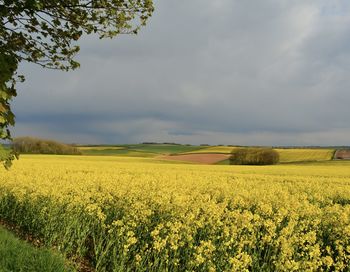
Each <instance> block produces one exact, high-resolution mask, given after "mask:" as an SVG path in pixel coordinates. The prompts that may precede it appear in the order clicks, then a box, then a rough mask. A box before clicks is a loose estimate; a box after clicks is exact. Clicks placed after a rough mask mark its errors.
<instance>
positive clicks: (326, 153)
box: [276, 149, 334, 162]
mask: <svg viewBox="0 0 350 272" xmlns="http://www.w3.org/2000/svg"><path fill="white" fill-rule="evenodd" d="M276 150H277V152H278V153H279V154H280V162H297V161H328V160H331V159H332V158H333V154H334V149H276Z"/></svg>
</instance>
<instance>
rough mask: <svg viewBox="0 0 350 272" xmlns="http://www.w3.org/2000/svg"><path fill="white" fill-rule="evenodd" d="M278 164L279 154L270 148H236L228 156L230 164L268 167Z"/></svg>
mask: <svg viewBox="0 0 350 272" xmlns="http://www.w3.org/2000/svg"><path fill="white" fill-rule="evenodd" d="M278 162H279V153H278V152H277V151H276V150H274V149H271V148H236V149H234V150H232V152H231V156H230V164H238V165H269V164H277V163H278Z"/></svg>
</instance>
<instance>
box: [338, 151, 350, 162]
mask: <svg viewBox="0 0 350 272" xmlns="http://www.w3.org/2000/svg"><path fill="white" fill-rule="evenodd" d="M334 159H336V160H350V150H349V149H343V150H338V151H337V152H336V153H335V156H334Z"/></svg>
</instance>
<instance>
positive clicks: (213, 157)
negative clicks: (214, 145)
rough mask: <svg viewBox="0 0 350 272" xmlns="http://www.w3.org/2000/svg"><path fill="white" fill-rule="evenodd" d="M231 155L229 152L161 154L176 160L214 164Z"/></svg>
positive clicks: (167, 158)
mask: <svg viewBox="0 0 350 272" xmlns="http://www.w3.org/2000/svg"><path fill="white" fill-rule="evenodd" d="M229 157H230V155H227V154H186V155H173V156H161V157H159V158H160V159H165V160H174V161H187V162H193V163H202V164H214V163H217V162H220V161H223V160H226V159H228V158H229Z"/></svg>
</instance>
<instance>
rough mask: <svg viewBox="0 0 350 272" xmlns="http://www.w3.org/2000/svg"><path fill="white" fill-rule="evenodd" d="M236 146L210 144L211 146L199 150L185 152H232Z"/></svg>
mask: <svg viewBox="0 0 350 272" xmlns="http://www.w3.org/2000/svg"><path fill="white" fill-rule="evenodd" d="M235 148H236V147H234V146H209V147H202V148H201V149H199V150H193V151H188V152H185V154H191V153H196V154H197V153H222V154H230V153H231V151H232V150H233V149H235Z"/></svg>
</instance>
